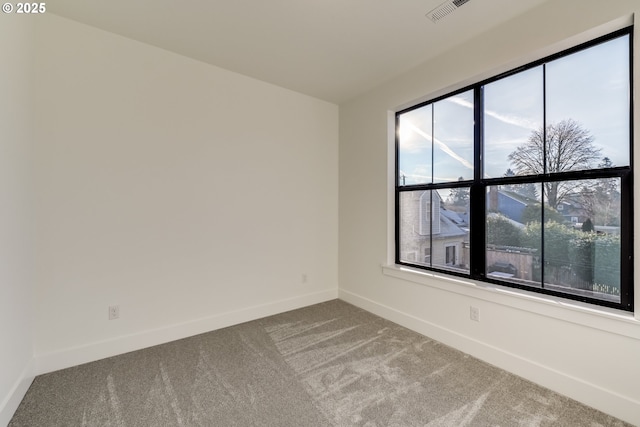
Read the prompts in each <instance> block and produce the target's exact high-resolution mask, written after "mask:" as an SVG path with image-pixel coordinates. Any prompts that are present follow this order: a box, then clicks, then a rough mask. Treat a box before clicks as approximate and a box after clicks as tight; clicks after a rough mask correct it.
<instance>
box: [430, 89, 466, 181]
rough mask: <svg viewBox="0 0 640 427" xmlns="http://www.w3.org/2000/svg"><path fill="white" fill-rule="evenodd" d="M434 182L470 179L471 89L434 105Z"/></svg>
mask: <svg viewBox="0 0 640 427" xmlns="http://www.w3.org/2000/svg"><path fill="white" fill-rule="evenodd" d="M433 117H434V123H433V136H434V138H433V181H434V182H448V181H458V180H470V179H473V124H474V119H473V91H471V90H469V91H466V92H464V93H460V94H458V95H454V96H451V97H449V98H446V99H443V100H440V101H438V102H436V103H435V104H433Z"/></svg>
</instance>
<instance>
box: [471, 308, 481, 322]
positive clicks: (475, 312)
mask: <svg viewBox="0 0 640 427" xmlns="http://www.w3.org/2000/svg"><path fill="white" fill-rule="evenodd" d="M469 317H470V318H471V320H473V321H474V322H479V321H480V309H479V308H478V307H474V306H471V307H469Z"/></svg>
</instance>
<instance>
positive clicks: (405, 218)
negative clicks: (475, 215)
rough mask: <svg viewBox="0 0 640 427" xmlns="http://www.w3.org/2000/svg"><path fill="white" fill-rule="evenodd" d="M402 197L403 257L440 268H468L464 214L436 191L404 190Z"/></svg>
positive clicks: (401, 233) (467, 235)
mask: <svg viewBox="0 0 640 427" xmlns="http://www.w3.org/2000/svg"><path fill="white" fill-rule="evenodd" d="M431 195H433V197H432V196H431ZM400 197H401V209H402V212H403V214H402V215H401V218H402V224H401V226H400V228H401V229H400V239H401V240H400V258H401V259H402V260H405V261H409V262H415V263H420V264H425V265H433V266H438V267H461V268H468V265H469V261H468V255H467V252H468V250H467V249H465V246H466V244H467V243H468V242H469V226H468V224H467V222H466V220H465V219H464V218H465V215H461V214H459V213H457V212H454V211H452V210H449V209H447V208H446V207H445V206H444V204H443V201H442V198H441V197H440V195H439V194H438V193H437V192H436V191H434V192H433V193H432V192H430V191H412V192H404V193H402V194H401V196H400ZM432 220H433V221H432Z"/></svg>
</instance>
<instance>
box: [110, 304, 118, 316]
mask: <svg viewBox="0 0 640 427" xmlns="http://www.w3.org/2000/svg"><path fill="white" fill-rule="evenodd" d="M119 317H120V306H119V305H110V306H109V320H115V319H117V318H119Z"/></svg>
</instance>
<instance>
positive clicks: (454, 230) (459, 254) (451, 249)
mask: <svg viewBox="0 0 640 427" xmlns="http://www.w3.org/2000/svg"><path fill="white" fill-rule="evenodd" d="M432 197H433V200H432V206H433V236H432V248H431V254H432V258H433V260H432V265H433V266H434V267H438V268H443V269H447V270H451V271H457V272H459V273H469V249H470V248H469V188H468V187H461V188H452V189H447V190H438V191H433V193H432Z"/></svg>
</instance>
